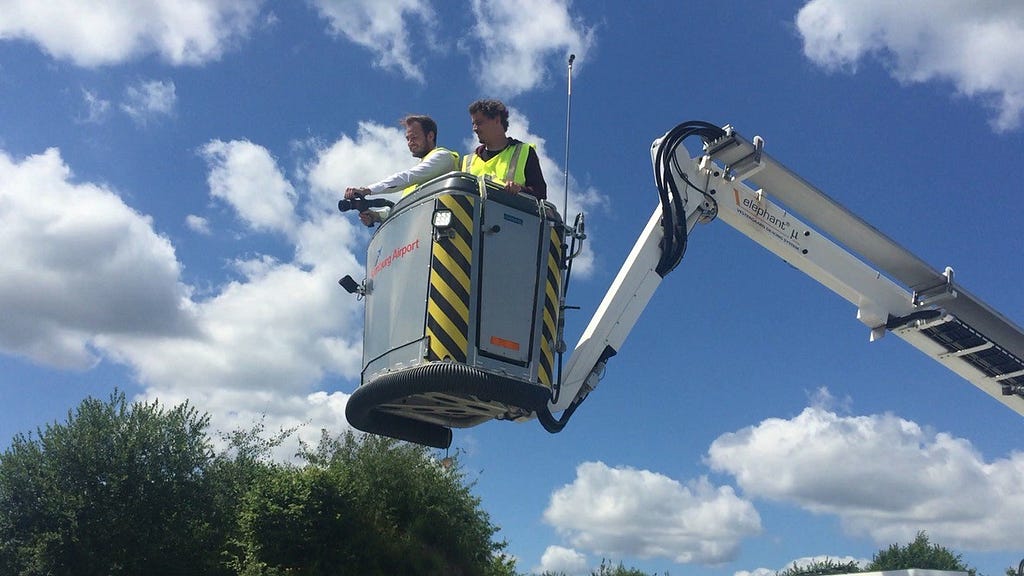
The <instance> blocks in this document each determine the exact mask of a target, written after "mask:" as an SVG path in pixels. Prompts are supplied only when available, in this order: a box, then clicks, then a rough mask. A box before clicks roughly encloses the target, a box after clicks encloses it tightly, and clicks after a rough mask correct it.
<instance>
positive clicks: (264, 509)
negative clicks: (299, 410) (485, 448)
mask: <svg viewBox="0 0 1024 576" xmlns="http://www.w3.org/2000/svg"><path fill="white" fill-rule="evenodd" d="M302 456H303V457H304V458H305V460H306V465H305V466H303V467H293V466H290V467H280V468H279V469H278V470H277V471H276V472H275V473H274V474H272V475H270V476H268V477H267V478H266V479H264V481H263V482H261V483H260V484H259V485H258V486H255V487H254V488H253V489H252V490H251V491H250V492H249V493H248V495H247V496H246V498H245V500H244V502H243V504H242V511H241V516H240V526H241V538H240V542H239V544H240V548H241V549H242V550H243V554H242V555H241V556H240V557H239V558H238V560H237V562H236V567H237V568H238V570H239V573H241V574H244V575H246V576H256V575H263V576H277V575H283V574H289V575H291V574H295V575H302V576H317V575H326V574H360V575H368V576H370V575H375V574H380V575H384V574H413V573H415V574H451V575H459V574H511V573H512V570H513V569H514V562H512V561H510V560H509V559H507V558H504V557H502V556H501V555H500V554H499V553H500V552H501V550H502V549H503V548H504V543H503V542H496V541H494V539H493V537H494V536H495V534H496V533H497V528H496V527H495V526H494V525H492V524H491V522H490V518H489V517H488V515H487V514H486V512H484V511H483V510H482V509H481V508H480V502H479V500H478V499H477V498H476V497H475V496H473V495H472V493H471V491H470V487H469V486H468V485H467V484H466V482H465V478H464V476H463V474H462V472H461V471H460V470H459V468H458V466H457V465H453V466H450V467H446V466H444V465H442V464H441V463H440V462H438V461H437V460H435V459H434V458H432V457H431V455H430V453H429V451H428V449H426V448H424V447H422V446H416V445H412V444H405V443H399V442H397V441H395V440H391V439H386V438H382V437H377V436H365V437H361V436H356V435H354V434H352V433H347V434H345V435H343V436H341V437H338V438H331V437H329V436H327V435H326V434H325V435H324V436H323V437H322V439H321V441H320V443H319V445H318V446H317V447H316V448H315V449H307V450H305V452H304V453H303V455H302Z"/></svg>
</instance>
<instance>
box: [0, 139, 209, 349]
mask: <svg viewBox="0 0 1024 576" xmlns="http://www.w3.org/2000/svg"><path fill="white" fill-rule="evenodd" d="M0 246H4V257H3V258H0V309H2V310H4V321H3V322H2V323H0V349H3V350H5V351H7V352H9V353H14V354H19V355H22V356H26V357H28V358H30V359H32V360H34V361H36V362H40V363H44V364H52V365H55V366H60V367H64V368H79V369H81V368H86V367H88V366H90V365H92V364H93V363H94V362H96V361H97V359H98V356H97V353H96V351H95V350H94V349H93V344H94V342H95V337H96V336H98V335H102V334H119V335H129V334H130V335H132V337H134V338H150V337H155V336H159V335H166V334H174V335H186V334H193V333H194V332H193V331H192V327H193V317H192V312H191V309H190V302H189V300H188V294H189V290H188V289H187V288H186V287H185V286H184V285H182V284H181V283H180V282H179V280H178V277H179V274H180V266H179V264H178V262H177V259H176V257H175V254H174V248H173V247H172V246H171V244H170V243H169V242H168V241H167V239H166V238H164V237H162V236H160V235H159V234H157V233H156V232H155V231H154V230H153V227H152V222H151V221H150V219H149V218H148V217H146V216H143V215H141V214H139V213H137V212H135V211H134V210H132V209H131V208H130V207H128V206H127V205H126V204H125V203H124V201H123V200H122V199H121V198H120V197H119V196H118V195H117V194H116V193H115V192H113V191H112V190H110V189H109V188H107V187H104V186H101V185H96V184H88V183H85V184H79V183H75V182H74V181H73V178H72V174H71V170H70V168H68V166H67V165H65V164H64V161H63V159H62V158H61V155H60V152H59V151H58V150H57V149H50V150H47V151H46V152H44V153H43V154H38V155H35V156H29V157H27V158H25V159H24V160H21V161H17V160H15V159H12V158H10V157H9V156H7V155H6V154H5V153H4V152H2V151H0Z"/></svg>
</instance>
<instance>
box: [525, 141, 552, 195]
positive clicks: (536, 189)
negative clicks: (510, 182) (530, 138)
mask: <svg viewBox="0 0 1024 576" xmlns="http://www.w3.org/2000/svg"><path fill="white" fill-rule="evenodd" d="M525 172H526V185H525V186H523V192H525V193H527V194H530V195H531V196H535V197H537V199H539V200H546V199H547V197H548V184H547V182H545V181H544V173H543V172H541V170H540V158H538V157H537V151H536V150H534V149H533V146H530V153H529V154H528V155H527V156H526V167H525Z"/></svg>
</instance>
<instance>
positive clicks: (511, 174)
mask: <svg viewBox="0 0 1024 576" xmlns="http://www.w3.org/2000/svg"><path fill="white" fill-rule="evenodd" d="M531 148H533V144H527V143H526V142H516V143H515V144H512V145H510V146H506V147H505V149H504V150H502V151H501V152H499V153H498V154H497V155H496V156H494V157H493V158H491V159H490V160H487V161H484V159H483V158H481V157H479V156H477V155H476V153H474V152H470V153H469V154H467V155H465V156H463V157H462V171H463V172H469V173H470V174H472V175H474V176H490V177H491V178H492V179H493V180H494V181H495V182H497V183H499V184H502V185H504V184H505V183H507V182H515V183H516V184H519V185H521V186H525V185H526V158H527V157H528V156H529V155H530V149H531Z"/></svg>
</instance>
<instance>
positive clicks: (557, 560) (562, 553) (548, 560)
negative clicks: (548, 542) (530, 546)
mask: <svg viewBox="0 0 1024 576" xmlns="http://www.w3.org/2000/svg"><path fill="white" fill-rule="evenodd" d="M533 573H534V574H545V573H551V574H566V575H568V576H578V575H580V574H588V573H589V570H588V569H587V557H586V556H585V555H583V554H580V553H579V552H577V551H575V550H573V549H572V548H564V547H562V546H548V547H547V549H545V550H544V554H543V555H541V557H540V565H539V566H537V567H536V568H534V569H533Z"/></svg>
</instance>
